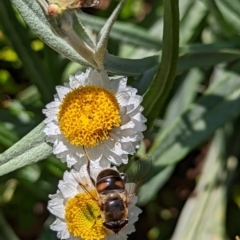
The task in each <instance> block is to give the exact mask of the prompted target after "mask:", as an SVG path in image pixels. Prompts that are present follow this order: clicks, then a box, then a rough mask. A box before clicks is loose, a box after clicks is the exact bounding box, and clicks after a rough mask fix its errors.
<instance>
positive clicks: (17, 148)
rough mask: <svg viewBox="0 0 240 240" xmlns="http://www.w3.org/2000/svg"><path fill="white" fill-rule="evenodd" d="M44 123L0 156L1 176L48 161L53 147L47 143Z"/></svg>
mask: <svg viewBox="0 0 240 240" xmlns="http://www.w3.org/2000/svg"><path fill="white" fill-rule="evenodd" d="M44 127H45V125H44V123H41V124H39V125H38V126H37V127H36V128H35V129H33V130H32V131H31V132H30V133H29V134H28V135H26V136H25V137H24V138H22V139H21V140H20V141H18V142H17V143H16V144H14V145H13V146H12V147H10V148H9V149H7V150H6V151H5V152H4V153H2V154H0V176H1V175H4V174H6V173H9V172H12V171H14V170H16V169H18V168H21V167H23V166H27V165H29V164H31V163H35V162H38V161H40V160H43V159H46V158H47V157H49V156H50V155H51V154H52V146H50V145H49V144H47V143H46V142H45V134H44V132H43V129H44Z"/></svg>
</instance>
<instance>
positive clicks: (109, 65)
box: [104, 53, 159, 81]
mask: <svg viewBox="0 0 240 240" xmlns="http://www.w3.org/2000/svg"><path fill="white" fill-rule="evenodd" d="M158 59H159V57H158V56H152V57H146V58H142V59H126V58H120V57H117V56H113V55H111V54H109V53H106V55H105V65H104V66H105V69H106V70H107V71H109V72H111V73H114V74H116V75H125V76H139V75H141V74H143V73H144V72H145V71H148V70H149V69H151V68H153V67H155V66H156V65H157V64H158ZM148 81H151V79H148Z"/></svg>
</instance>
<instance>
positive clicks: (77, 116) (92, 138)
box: [43, 69, 146, 170]
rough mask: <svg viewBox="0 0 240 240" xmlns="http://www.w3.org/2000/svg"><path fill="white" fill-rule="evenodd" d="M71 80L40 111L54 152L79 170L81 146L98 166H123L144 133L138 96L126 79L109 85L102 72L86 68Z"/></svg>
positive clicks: (110, 82) (143, 120)
mask: <svg viewBox="0 0 240 240" xmlns="http://www.w3.org/2000/svg"><path fill="white" fill-rule="evenodd" d="M69 80H70V81H69V83H68V84H65V86H57V87H56V90H57V94H56V95H55V96H54V101H53V102H51V103H49V104H47V105H46V109H44V110H43V113H44V114H45V115H46V119H45V121H44V122H45V124H46V128H45V130H44V132H45V134H46V136H47V137H46V140H47V141H48V142H51V143H53V153H54V154H56V156H57V157H58V158H60V159H61V160H62V161H63V162H67V165H68V167H71V166H73V165H75V164H76V165H75V166H74V167H75V169H78V170H79V169H80V167H81V166H82V165H83V164H84V163H86V157H85V153H84V150H83V147H84V148H85V149H86V152H87V153H88V155H89V157H90V159H91V160H93V161H97V162H100V165H101V166H102V167H106V166H109V165H110V163H113V164H115V165H120V164H122V163H124V164H126V163H127V162H128V154H134V153H135V148H137V147H138V146H139V141H140V140H142V139H143V134H142V132H143V131H144V130H146V125H145V124H144V123H145V122H146V118H145V117H144V116H143V115H142V114H141V112H142V111H143V107H142V106H141V105H140V103H141V101H142V97H141V96H139V95H137V94H136V93H137V90H136V89H135V88H132V87H130V86H127V85H126V84H127V78H124V77H119V78H117V79H114V80H112V81H110V80H109V78H108V75H107V73H106V71H100V72H99V71H97V70H93V69H88V70H87V71H86V73H78V74H76V75H75V76H70V78H69Z"/></svg>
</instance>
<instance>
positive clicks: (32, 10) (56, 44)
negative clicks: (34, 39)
mask: <svg viewBox="0 0 240 240" xmlns="http://www.w3.org/2000/svg"><path fill="white" fill-rule="evenodd" d="M11 1H12V3H13V4H14V5H15V7H16V8H17V10H18V11H19V13H20V14H21V16H22V17H23V19H24V20H25V22H26V23H27V24H28V25H29V26H30V27H31V29H32V30H33V31H34V33H35V34H36V35H37V36H38V37H39V38H40V39H42V40H43V41H44V42H45V43H46V44H48V45H49V46H50V47H51V48H53V49H54V50H55V51H57V52H58V53H60V54H63V55H64V56H65V57H66V58H68V59H70V60H71V61H74V62H77V63H79V64H83V65H86V66H89V63H88V62H87V61H85V60H84V59H83V58H81V56H80V55H79V54H78V53H77V52H76V51H75V50H74V49H73V48H72V47H71V46H69V44H68V43H67V42H65V41H64V40H63V39H61V38H59V37H57V36H56V35H55V34H54V33H53V31H52V29H51V27H50V24H49V22H48V20H47V18H46V16H45V15H44V13H43V10H42V9H41V7H40V5H39V4H38V3H37V1H29V0H11Z"/></svg>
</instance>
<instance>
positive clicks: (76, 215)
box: [65, 193, 108, 240]
mask: <svg viewBox="0 0 240 240" xmlns="http://www.w3.org/2000/svg"><path fill="white" fill-rule="evenodd" d="M92 194H94V193H92ZM65 218H66V223H67V228H68V231H69V232H70V233H71V234H72V235H73V236H75V237H80V238H81V239H83V240H100V239H104V238H105V237H106V235H107V233H108V232H107V229H106V228H104V226H103V225H102V224H103V220H102V218H101V212H100V209H99V206H98V204H97V202H96V201H95V200H94V199H93V198H92V197H91V196H90V194H88V193H79V194H77V195H76V196H75V197H73V198H71V199H69V200H68V202H67V205H66V208H65Z"/></svg>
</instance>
